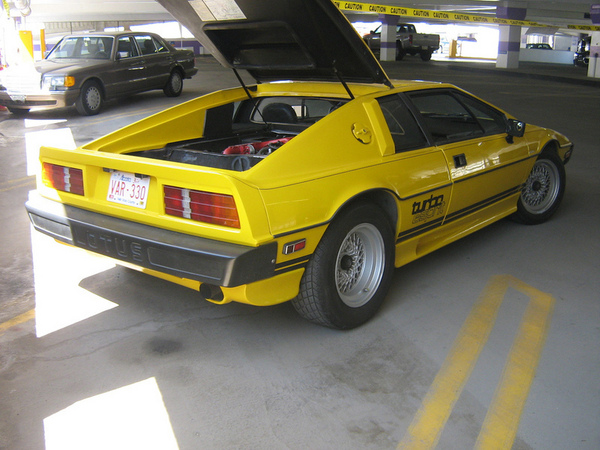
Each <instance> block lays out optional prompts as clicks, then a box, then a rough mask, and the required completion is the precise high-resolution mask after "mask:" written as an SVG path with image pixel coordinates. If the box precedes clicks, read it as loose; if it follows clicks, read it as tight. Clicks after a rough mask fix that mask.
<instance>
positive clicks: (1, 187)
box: [0, 176, 35, 192]
mask: <svg viewBox="0 0 600 450" xmlns="http://www.w3.org/2000/svg"><path fill="white" fill-rule="evenodd" d="M34 183H35V177H33V176H28V177H22V178H17V179H14V180H8V181H4V182H2V183H0V192H8V191H12V190H14V189H19V188H23V187H28V186H33V185H34Z"/></svg>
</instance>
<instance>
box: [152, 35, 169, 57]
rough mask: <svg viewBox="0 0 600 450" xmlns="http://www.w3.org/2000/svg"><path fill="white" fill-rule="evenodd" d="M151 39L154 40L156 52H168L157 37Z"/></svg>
mask: <svg viewBox="0 0 600 450" xmlns="http://www.w3.org/2000/svg"><path fill="white" fill-rule="evenodd" d="M152 40H153V41H154V45H155V47H156V52H157V53H164V52H168V51H169V49H168V48H167V46H166V45H165V44H164V43H163V42H161V41H160V40H158V39H155V38H152Z"/></svg>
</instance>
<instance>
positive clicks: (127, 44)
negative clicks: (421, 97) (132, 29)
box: [117, 36, 138, 58]
mask: <svg viewBox="0 0 600 450" xmlns="http://www.w3.org/2000/svg"><path fill="white" fill-rule="evenodd" d="M117 52H118V54H119V57H121V58H132V57H134V56H138V51H137V48H136V47H135V45H134V43H133V42H132V40H131V39H130V38H129V36H121V37H120V38H119V42H118V47H117Z"/></svg>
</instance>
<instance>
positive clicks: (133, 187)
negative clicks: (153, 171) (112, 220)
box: [106, 171, 150, 209]
mask: <svg viewBox="0 0 600 450" xmlns="http://www.w3.org/2000/svg"><path fill="white" fill-rule="evenodd" d="M149 188H150V177H144V176H139V175H134V174H133V173H128V172H119V171H114V172H111V174H110V183H109V185H108V194H107V196H106V200H108V201H109V202H113V203H120V204H121V205H128V206H133V207H135V208H140V209H146V203H147V199H148V191H149Z"/></svg>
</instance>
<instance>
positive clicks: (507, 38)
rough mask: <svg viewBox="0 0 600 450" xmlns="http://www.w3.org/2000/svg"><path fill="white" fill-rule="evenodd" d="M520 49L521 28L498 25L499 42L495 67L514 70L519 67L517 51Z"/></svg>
mask: <svg viewBox="0 0 600 450" xmlns="http://www.w3.org/2000/svg"><path fill="white" fill-rule="evenodd" d="M520 48H521V27H519V26H513V25H500V42H499V43H498V59H497V60H496V67H498V68H501V69H516V68H517V67H519V49H520Z"/></svg>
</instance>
